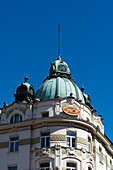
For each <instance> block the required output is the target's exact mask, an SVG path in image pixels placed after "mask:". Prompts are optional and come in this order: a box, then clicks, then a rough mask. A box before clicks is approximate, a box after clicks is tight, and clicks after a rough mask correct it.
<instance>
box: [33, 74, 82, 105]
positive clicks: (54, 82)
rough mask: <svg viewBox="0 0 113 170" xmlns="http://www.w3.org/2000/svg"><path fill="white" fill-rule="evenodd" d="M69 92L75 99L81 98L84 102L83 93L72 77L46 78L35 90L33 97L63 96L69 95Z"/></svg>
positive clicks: (44, 98)
mask: <svg viewBox="0 0 113 170" xmlns="http://www.w3.org/2000/svg"><path fill="white" fill-rule="evenodd" d="M71 93H72V96H73V97H74V98H75V99H78V100H81V101H82V102H83V103H84V98H83V95H82V93H81V91H80V89H79V88H78V86H77V85H76V84H75V83H74V81H73V80H72V79H70V80H69V79H67V78H63V77H57V78H51V79H49V80H46V81H45V82H44V83H43V84H42V86H41V87H40V88H39V90H38V91H37V93H36V95H35V99H36V98H38V99H40V100H49V99H55V98H58V97H61V98H64V97H69V96H70V95H71Z"/></svg>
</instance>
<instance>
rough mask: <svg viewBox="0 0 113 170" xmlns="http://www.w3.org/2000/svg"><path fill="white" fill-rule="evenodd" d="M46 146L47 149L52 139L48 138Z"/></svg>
mask: <svg viewBox="0 0 113 170" xmlns="http://www.w3.org/2000/svg"><path fill="white" fill-rule="evenodd" d="M46 146H47V147H48V146H50V137H47V138H46Z"/></svg>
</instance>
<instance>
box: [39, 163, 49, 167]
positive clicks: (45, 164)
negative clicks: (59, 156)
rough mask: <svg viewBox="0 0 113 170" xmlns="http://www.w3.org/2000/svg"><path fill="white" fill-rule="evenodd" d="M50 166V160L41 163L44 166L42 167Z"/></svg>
mask: <svg viewBox="0 0 113 170" xmlns="http://www.w3.org/2000/svg"><path fill="white" fill-rule="evenodd" d="M49 166H50V163H49V162H47V163H41V164H40V167H41V168H42V167H49Z"/></svg>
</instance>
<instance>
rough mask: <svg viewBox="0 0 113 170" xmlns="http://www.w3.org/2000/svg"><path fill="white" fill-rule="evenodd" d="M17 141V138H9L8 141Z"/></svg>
mask: <svg viewBox="0 0 113 170" xmlns="http://www.w3.org/2000/svg"><path fill="white" fill-rule="evenodd" d="M16 140H19V137H15V138H11V139H10V141H16Z"/></svg>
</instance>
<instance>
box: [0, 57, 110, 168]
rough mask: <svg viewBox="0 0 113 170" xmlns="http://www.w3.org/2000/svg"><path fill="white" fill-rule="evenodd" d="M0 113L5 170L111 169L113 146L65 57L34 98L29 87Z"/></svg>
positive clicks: (0, 146) (1, 163)
mask: <svg viewBox="0 0 113 170" xmlns="http://www.w3.org/2000/svg"><path fill="white" fill-rule="evenodd" d="M14 96H15V102H14V103H12V104H11V105H9V106H8V105H7V104H6V103H4V106H3V108H1V109H0V170H49V169H51V170H53V169H54V170H111V169H112V168H113V143H112V142H111V141H110V140H109V139H108V137H107V136H106V135H105V133H104V124H103V121H102V119H101V116H99V115H97V114H96V109H93V107H92V105H91V100H90V96H89V95H87V94H85V93H84V88H83V87H82V88H81V89H79V88H78V86H77V85H76V83H75V81H74V79H72V78H71V73H70V70H69V67H68V65H67V64H66V63H65V62H64V61H63V60H61V58H60V57H58V59H57V60H56V61H55V62H54V63H51V67H50V71H49V76H47V78H46V79H45V80H44V82H43V84H42V86H41V87H40V88H39V89H38V91H37V92H36V94H35V93H34V89H33V86H32V85H30V84H29V83H28V78H27V76H26V77H25V82H24V83H22V84H21V85H19V87H18V88H17V90H16V93H15V95H14Z"/></svg>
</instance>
